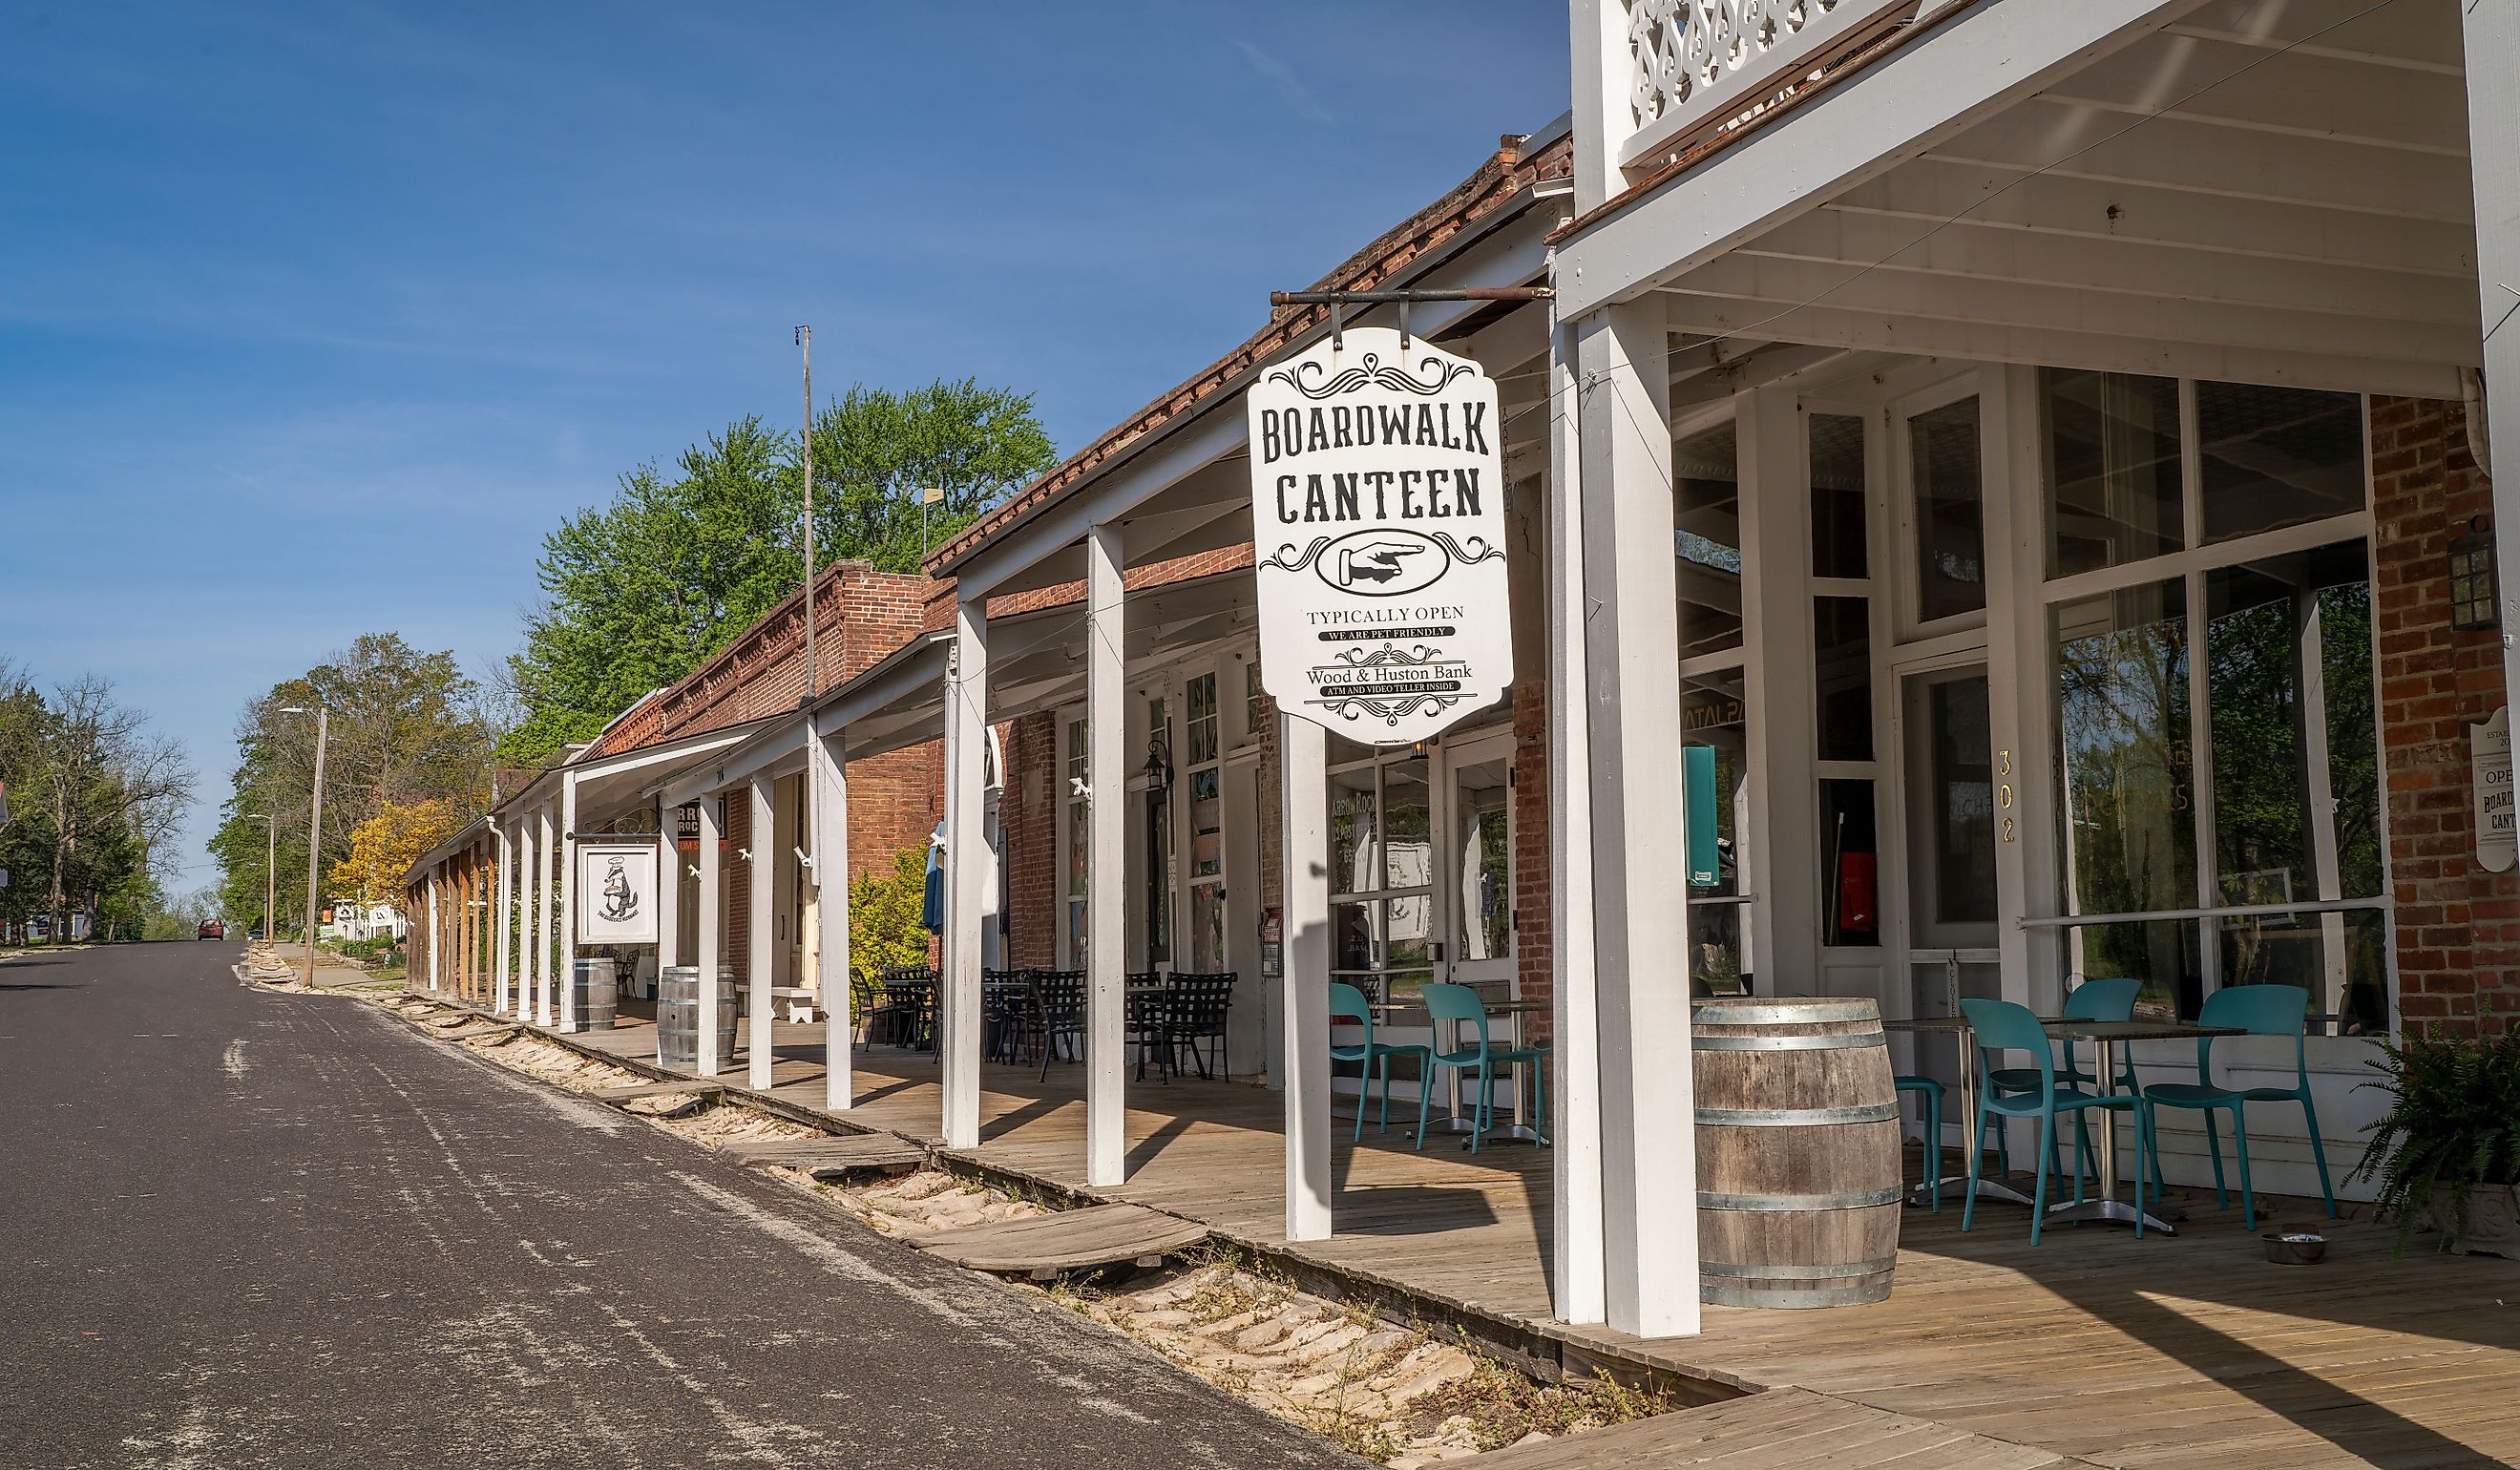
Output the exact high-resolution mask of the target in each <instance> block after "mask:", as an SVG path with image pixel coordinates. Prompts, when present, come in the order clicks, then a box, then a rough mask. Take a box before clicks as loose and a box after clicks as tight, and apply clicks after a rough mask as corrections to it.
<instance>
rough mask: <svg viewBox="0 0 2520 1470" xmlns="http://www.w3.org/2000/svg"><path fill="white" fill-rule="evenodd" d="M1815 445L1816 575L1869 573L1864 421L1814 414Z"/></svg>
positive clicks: (1812, 440)
mask: <svg viewBox="0 0 2520 1470" xmlns="http://www.w3.org/2000/svg"><path fill="white" fill-rule="evenodd" d="M1808 431H1809V435H1810V445H1811V512H1812V575H1813V576H1815V577H1852V578H1862V577H1865V576H1868V575H1869V573H1868V571H1867V570H1866V567H1867V566H1868V564H1869V561H1870V558H1869V557H1868V556H1867V554H1866V550H1865V543H1864V503H1865V488H1864V421H1863V420H1862V419H1859V418H1857V417H1856V416H1854V415H1853V414H1814V415H1812V416H1811V419H1810V423H1809V428H1808Z"/></svg>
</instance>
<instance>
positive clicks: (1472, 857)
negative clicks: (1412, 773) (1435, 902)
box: [1444, 760, 1513, 960]
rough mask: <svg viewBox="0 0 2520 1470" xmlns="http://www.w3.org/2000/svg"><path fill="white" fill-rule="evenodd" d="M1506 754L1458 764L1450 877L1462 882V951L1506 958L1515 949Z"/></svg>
mask: <svg viewBox="0 0 2520 1470" xmlns="http://www.w3.org/2000/svg"><path fill="white" fill-rule="evenodd" d="M1510 770H1511V767H1510V766H1509V765H1508V763H1507V762H1506V761H1504V760H1493V761H1479V762H1475V763H1467V764H1463V765H1460V766H1457V767H1455V768H1454V778H1453V824H1452V830H1453V837H1452V841H1453V843H1454V847H1455V851H1454V852H1453V854H1452V856H1451V858H1450V859H1449V860H1448V861H1447V862H1446V863H1445V865H1444V870H1445V880H1446V881H1447V882H1450V883H1453V884H1454V885H1456V887H1455V894H1454V899H1455V902H1456V904H1457V906H1458V909H1459V912H1460V913H1461V915H1462V925H1461V935H1462V953H1461V957H1460V958H1463V959H1465V960H1474V959H1503V958H1507V957H1508V956H1510V955H1511V954H1512V953H1513V850H1512V846H1511V841H1512V839H1511V836H1510V832H1511V824H1512V820H1513V813H1512V806H1513V788H1512V786H1511V785H1510V784H1509V781H1508V773H1509V772H1510Z"/></svg>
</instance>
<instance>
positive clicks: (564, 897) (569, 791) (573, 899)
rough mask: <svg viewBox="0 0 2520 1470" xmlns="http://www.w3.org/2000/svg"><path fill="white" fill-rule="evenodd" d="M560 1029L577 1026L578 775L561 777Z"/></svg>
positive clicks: (556, 854)
mask: <svg viewBox="0 0 2520 1470" xmlns="http://www.w3.org/2000/svg"><path fill="white" fill-rule="evenodd" d="M553 856H555V857H557V858H558V859H559V860H560V957H561V958H560V974H559V975H558V976H557V977H556V978H557V980H558V982H559V986H560V1029H561V1030H562V1031H575V1030H576V1029H577V778H576V777H575V776H574V775H562V777H561V779H560V845H559V846H558V847H557V848H556V849H555V850H554V853H553Z"/></svg>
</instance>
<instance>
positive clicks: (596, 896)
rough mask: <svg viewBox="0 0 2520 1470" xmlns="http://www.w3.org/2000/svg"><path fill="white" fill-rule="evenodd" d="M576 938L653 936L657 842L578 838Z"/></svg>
mask: <svg viewBox="0 0 2520 1470" xmlns="http://www.w3.org/2000/svg"><path fill="white" fill-rule="evenodd" d="M577 939H578V942H579V943H580V944H654V943H655V942H656V844H655V842H654V841H652V840H651V841H646V842H581V843H579V844H578V847H577Z"/></svg>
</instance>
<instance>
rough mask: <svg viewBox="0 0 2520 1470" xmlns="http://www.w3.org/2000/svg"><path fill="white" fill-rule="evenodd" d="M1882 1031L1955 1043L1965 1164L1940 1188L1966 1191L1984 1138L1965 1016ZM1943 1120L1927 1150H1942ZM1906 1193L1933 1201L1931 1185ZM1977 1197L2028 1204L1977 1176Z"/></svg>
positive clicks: (1895, 1024)
mask: <svg viewBox="0 0 2520 1470" xmlns="http://www.w3.org/2000/svg"><path fill="white" fill-rule="evenodd" d="M1881 1029H1882V1030H1884V1031H1904V1032H1910V1033H1924V1034H1935V1035H1941V1034H1948V1035H1949V1036H1950V1037H1951V1038H1952V1039H1953V1041H1955V1042H1956V1043H1958V1047H1959V1053H1960V1133H1961V1135H1962V1143H1961V1153H1960V1157H1961V1158H1962V1159H1964V1160H1966V1161H1967V1162H1966V1164H1965V1166H1964V1167H1963V1168H1962V1169H1961V1171H1960V1173H1959V1174H1958V1177H1954V1176H1951V1175H1945V1176H1944V1177H1943V1183H1942V1187H1943V1191H1944V1193H1946V1194H1950V1193H1953V1192H1957V1191H1965V1190H1966V1189H1967V1188H1968V1181H1969V1176H1970V1175H1971V1174H1973V1173H1976V1172H1977V1163H1978V1158H1977V1156H1978V1150H1979V1149H1980V1148H1981V1147H1983V1146H1984V1145H1985V1135H1984V1133H1983V1131H1981V1130H1980V1129H1978V1128H1977V1127H1976V1126H1975V1125H1976V1123H1977V1090H1978V1079H1977V1044H1976V1041H1975V1039H1974V1038H1973V1037H1972V1036H1971V1035H1970V1033H1969V1023H1968V1017H1966V1016H1910V1017H1908V1018H1906V1019H1904V1020H1884V1021H1883V1022H1882V1023H1881ZM1942 1121H1943V1120H1942V1119H1940V1118H1936V1119H1935V1120H1934V1141H1933V1142H1932V1143H1931V1144H1930V1145H1928V1146H1930V1147H1934V1148H1940V1147H1942ZM1909 1192H1910V1194H1911V1195H1912V1196H1913V1197H1914V1198H1915V1199H1917V1200H1919V1201H1922V1202H1925V1203H1931V1202H1932V1200H1933V1186H1932V1185H1930V1184H1925V1183H1919V1184H1917V1185H1916V1187H1915V1188H1914V1189H1913V1190H1911V1191H1909ZM1977 1197H1978V1198H1980V1199H2000V1200H2003V1201H2004V1202H2005V1203H2007V1204H2015V1205H2026V1204H2028V1203H2030V1196H2029V1195H2027V1194H2024V1193H2022V1192H2021V1191H2020V1190H2018V1189H2015V1188H2013V1187H2012V1186H2011V1185H2010V1184H2007V1183H2005V1182H2003V1180H1991V1179H1986V1178H1984V1177H1980V1178H1979V1180H1978V1181H1977Z"/></svg>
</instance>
